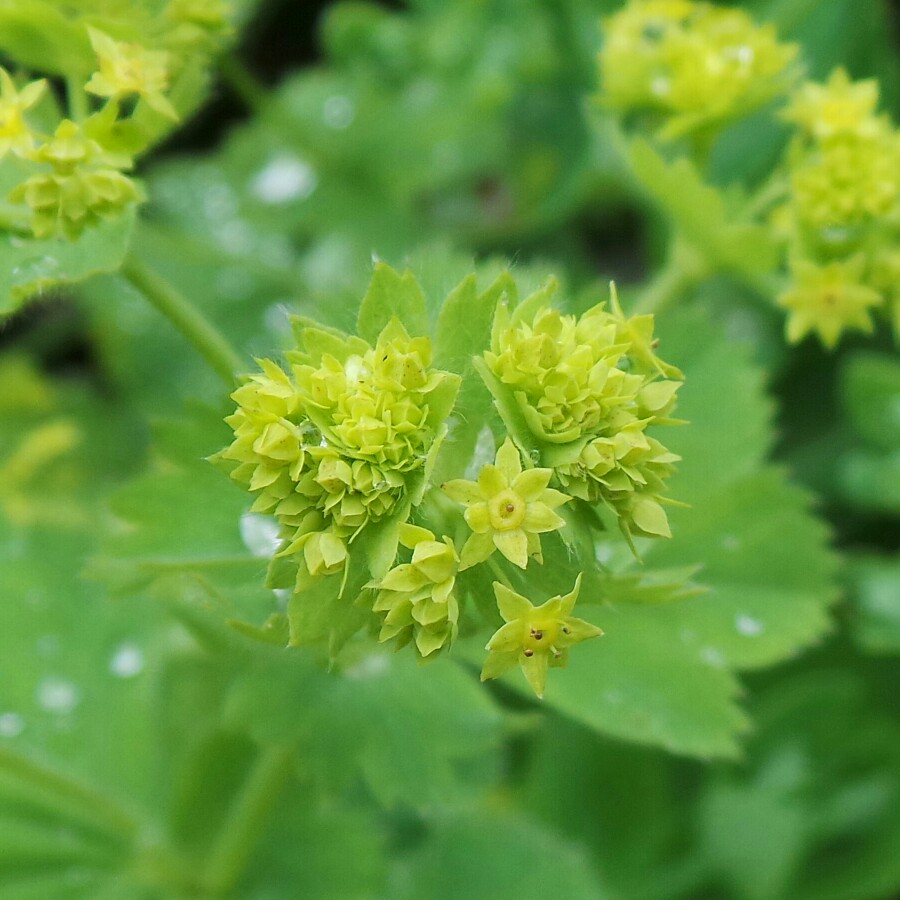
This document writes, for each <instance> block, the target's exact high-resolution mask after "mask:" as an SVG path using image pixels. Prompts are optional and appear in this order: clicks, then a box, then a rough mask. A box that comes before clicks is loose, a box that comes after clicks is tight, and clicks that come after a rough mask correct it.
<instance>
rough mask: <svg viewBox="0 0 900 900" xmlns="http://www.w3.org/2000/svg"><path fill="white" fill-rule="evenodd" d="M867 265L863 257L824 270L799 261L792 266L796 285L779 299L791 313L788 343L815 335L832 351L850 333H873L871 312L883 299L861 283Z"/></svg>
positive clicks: (822, 267)
mask: <svg viewBox="0 0 900 900" xmlns="http://www.w3.org/2000/svg"><path fill="white" fill-rule="evenodd" d="M865 264H866V263H865V257H864V256H863V255H862V254H861V253H859V254H857V255H856V256H854V257H851V258H850V259H848V260H845V261H843V262H832V263H828V264H827V265H824V266H817V265H815V264H814V263H811V262H808V261H806V260H798V261H796V262H795V263H794V264H793V265H792V266H791V271H792V274H793V276H794V285H793V286H792V287H791V289H790V290H788V291H785V292H784V293H783V294H782V295H781V296H780V297H779V298H778V303H779V305H781V306H783V307H785V308H786V309H787V310H788V311H789V313H790V315H789V318H788V321H787V339H788V341H790V342H791V343H792V344H796V343H798V342H799V341H800V340H802V339H803V338H804V337H805V336H806V335H807V334H808V333H809V332H811V331H815V332H817V333H818V335H819V337H820V338H821V340H822V343H823V344H824V345H825V346H826V347H827V348H828V349H829V350H831V349H833V348H834V347H835V346H836V345H837V342H838V341H839V340H840V337H841V334H842V333H843V332H844V331H845V330H847V329H857V330H859V331H865V332H871V330H872V319H871V317H870V315H869V308H870V307H873V306H878V305H880V304H881V303H882V297H881V294H879V293H878V291H875V290H873V289H872V288H870V287H867V286H866V285H864V284H862V283H861V281H862V277H863V271H864V269H865Z"/></svg>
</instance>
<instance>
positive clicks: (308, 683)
mask: <svg viewBox="0 0 900 900" xmlns="http://www.w3.org/2000/svg"><path fill="white" fill-rule="evenodd" d="M273 665H274V664H273ZM226 717H227V721H228V722H230V723H231V724H232V726H237V727H240V728H249V730H250V731H251V733H252V734H253V735H254V736H255V737H256V738H257V740H259V741H261V742H263V743H269V742H284V741H288V742H294V741H295V742H298V744H299V746H300V747H301V752H302V753H303V756H304V759H305V761H306V762H305V764H306V766H307V767H308V768H307V771H308V773H309V775H311V776H312V777H314V778H315V779H316V780H317V781H319V782H321V783H322V784H323V785H327V786H329V787H330V788H331V789H340V788H343V787H346V786H347V785H349V784H352V783H353V782H354V781H355V780H356V779H357V778H359V777H360V776H362V778H363V779H364V780H365V782H366V783H367V785H368V786H369V788H370V789H371V791H372V792H373V793H374V795H375V797H376V798H377V799H378V800H379V802H381V803H383V804H385V805H389V806H394V805H396V804H398V803H408V804H412V805H415V806H429V805H431V804H433V803H435V802H438V801H443V800H446V799H449V798H453V797H456V796H458V794H459V792H460V791H462V790H464V788H465V779H463V780H460V778H459V771H461V770H458V769H457V766H458V765H459V764H460V763H463V762H465V761H467V762H468V764H471V762H472V761H474V760H475V759H477V758H478V757H479V756H481V757H483V756H484V754H490V752H491V751H492V750H493V748H494V747H495V746H496V742H497V739H498V737H499V725H500V717H499V714H498V711H497V710H496V708H495V707H494V705H493V703H492V702H491V700H490V698H489V696H488V694H487V693H486V692H485V691H484V689H483V688H481V687H480V686H479V685H478V683H477V681H476V680H475V679H474V678H473V677H471V676H470V675H469V674H467V673H464V672H462V671H461V670H460V669H459V668H458V667H456V666H453V665H451V664H449V663H448V662H447V661H446V660H439V661H438V662H436V663H433V664H430V665H420V664H418V663H417V662H416V661H414V660H413V659H412V658H411V655H409V654H397V655H387V654H383V653H378V652H376V653H372V654H371V655H368V656H364V657H362V658H361V659H359V661H358V662H357V663H356V664H355V665H354V666H352V667H350V668H348V669H346V670H344V671H343V672H341V673H331V674H329V673H327V672H324V671H322V670H321V669H319V668H318V667H317V666H316V665H315V664H313V663H312V662H311V660H310V659H309V657H308V655H306V654H303V653H300V652H294V653H291V654H289V656H288V657H287V658H286V659H285V660H284V661H283V662H282V663H281V664H279V665H277V666H276V667H274V668H272V667H271V666H270V665H266V666H261V667H259V668H258V669H257V670H256V671H255V672H254V671H249V672H247V673H246V674H245V675H244V676H242V677H241V678H240V679H239V680H238V682H237V683H236V684H235V687H234V690H233V692H232V695H231V697H230V700H229V703H228V706H227V708H226Z"/></svg>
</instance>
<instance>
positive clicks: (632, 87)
mask: <svg viewBox="0 0 900 900" xmlns="http://www.w3.org/2000/svg"><path fill="white" fill-rule="evenodd" d="M603 24H604V29H603V30H604V44H603V49H602V51H601V52H600V56H599V65H600V82H601V89H602V97H603V101H604V103H605V104H606V105H607V106H609V107H611V108H613V109H616V110H619V111H620V112H623V113H643V114H649V115H651V116H655V117H656V118H657V119H658V120H659V123H660V133H659V136H660V137H661V138H662V139H663V140H671V139H675V138H680V137H683V136H685V135H691V134H696V133H698V132H700V131H709V130H715V129H717V128H720V127H721V126H722V125H723V124H727V123H728V122H729V121H732V120H734V119H737V118H740V117H742V116H745V115H747V114H748V113H750V112H752V111H753V110H754V109H756V108H758V107H759V106H762V105H763V104H765V103H768V102H769V101H770V100H772V99H773V98H775V97H778V96H779V95H781V94H783V93H784V92H785V90H786V89H787V88H788V87H789V85H790V83H791V81H792V80H793V77H794V75H793V68H792V65H791V64H792V63H793V61H794V60H795V58H796V56H797V50H798V48H797V47H796V46H795V45H793V44H781V43H779V42H778V39H777V35H776V34H775V30H774V29H773V28H772V27H771V26H758V25H756V24H755V23H754V22H753V20H752V19H751V18H750V17H749V16H748V15H747V14H746V13H745V12H743V11H742V10H739V9H723V8H722V7H720V6H716V5H713V4H712V3H703V2H693V0H629V2H628V3H626V5H625V6H624V8H623V9H621V10H620V11H619V12H617V13H615V14H614V15H612V16H610V17H609V18H608V19H606V20H605V21H604V23H603Z"/></svg>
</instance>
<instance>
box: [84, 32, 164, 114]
mask: <svg viewBox="0 0 900 900" xmlns="http://www.w3.org/2000/svg"><path fill="white" fill-rule="evenodd" d="M88 31H89V33H90V37H91V46H92V47H93V48H94V52H95V53H96V54H97V58H98V60H99V61H100V71H99V72H96V73H94V75H93V76H92V77H91V80H90V81H89V82H88V83H87V84H86V85H85V88H84V89H85V90H86V91H87V92H88V93H90V94H96V95H97V96H98V97H112V98H116V99H118V98H120V97H130V96H134V95H137V96H139V97H141V98H143V99H144V100H146V101H147V105H148V106H149V107H150V108H151V109H155V110H156V111H157V112H158V113H162V115H164V116H167V117H168V118H170V119H174V120H177V119H178V113H177V112H176V110H175V107H174V106H172V104H171V103H170V102H169V99H168V98H167V97H166V96H165V91H167V90H168V87H169V71H168V53H166V52H165V51H162V50H147V49H146V48H145V47H142V46H141V45H140V44H127V43H123V42H121V41H115V40H113V39H112V38H111V37H110V36H109V35H108V34H104V33H103V32H102V31H98V30H97V29H96V28H89V29H88Z"/></svg>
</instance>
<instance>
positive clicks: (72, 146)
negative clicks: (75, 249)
mask: <svg viewBox="0 0 900 900" xmlns="http://www.w3.org/2000/svg"><path fill="white" fill-rule="evenodd" d="M29 159H30V161H31V162H32V163H33V164H34V168H36V169H38V170H39V171H38V172H37V173H36V174H34V175H31V176H30V177H29V178H27V179H26V180H25V181H23V182H22V183H21V184H19V185H17V186H16V187H15V188H14V189H13V190H12V191H11V192H10V195H9V199H10V201H11V202H12V203H23V204H25V205H26V206H27V207H28V209H29V210H30V218H29V222H30V226H31V231H32V233H33V234H34V236H35V237H37V238H48V237H52V236H53V235H60V236H63V237H66V238H68V239H70V240H75V239H76V238H77V237H78V236H79V235H80V234H81V233H82V231H84V229H85V228H87V227H89V226H91V225H94V224H96V223H97V222H98V221H100V219H107V218H115V217H116V216H117V215H119V214H120V213H121V212H122V210H123V209H125V208H126V207H127V206H129V205H130V204H132V203H136V202H137V201H139V200H140V199H141V197H142V194H141V191H140V190H139V188H138V186H137V185H136V184H135V182H134V181H133V180H132V179H131V178H129V177H128V176H127V175H124V174H123V170H124V169H129V168H130V167H131V159H130V158H129V157H128V156H125V155H123V154H118V153H112V152H109V151H107V150H104V148H103V147H102V146H101V145H100V144H99V143H97V141H95V140H93V139H91V138H90V137H88V136H87V135H85V133H84V131H83V130H82V128H81V127H80V126H79V125H77V124H76V123H75V122H73V121H71V120H70V119H64V120H63V121H62V122H60V124H59V127H58V128H57V129H56V133H55V134H54V135H53V137H52V138H50V139H49V140H47V141H46V143H44V144H42V145H41V146H39V147H38V148H36V149H34V150H32V151H31V152H30V153H29Z"/></svg>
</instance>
